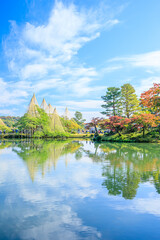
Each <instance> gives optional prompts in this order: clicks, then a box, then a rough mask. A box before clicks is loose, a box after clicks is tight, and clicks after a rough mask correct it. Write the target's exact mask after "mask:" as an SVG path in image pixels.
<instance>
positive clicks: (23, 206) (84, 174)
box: [0, 152, 101, 240]
mask: <svg viewBox="0 0 160 240" xmlns="http://www.w3.org/2000/svg"><path fill="white" fill-rule="evenodd" d="M5 155H6V156H5ZM69 156H70V164H69V166H68V167H67V168H65V167H64V162H65V157H66V156H61V159H60V161H59V167H57V169H56V171H53V170H52V171H51V172H50V173H49V172H48V173H46V175H45V177H44V178H42V176H41V173H40V172H38V174H37V177H36V178H35V182H34V183H32V181H31V180H30V177H29V175H28V170H27V168H26V165H25V164H24V162H23V161H21V160H20V159H19V157H17V155H16V154H15V153H13V152H9V153H8V154H5V152H4V154H3V155H2V158H1V168H0V189H1V187H3V186H6V187H5V189H4V190H3V195H4V199H5V201H4V202H1V206H2V208H1V213H0V218H1V219H2V218H3V219H2V220H4V215H5V219H6V218H7V219H8V220H7V221H9V224H10V227H8V225H7V226H5V229H7V228H8V229H10V231H12V234H13V235H14V233H16V237H17V238H20V239H38V240H41V239H53V238H54V239H64V238H65V239H66V240H67V239H68V240H69V239H82V236H81V234H82V235H83V239H95V240H96V239H100V238H101V233H100V232H98V231H97V229H96V228H94V227H92V226H87V224H84V223H83V220H82V219H81V218H80V217H79V216H78V215H77V213H76V211H75V210H74V205H75V204H76V205H77V204H78V203H79V202H81V201H82V200H83V199H84V198H85V197H89V198H95V197H96V195H97V193H98V188H97V187H96V186H95V185H94V186H93V185H92V184H91V177H92V174H93V175H94V176H96V177H100V176H99V175H97V169H96V168H95V169H92V171H91V168H90V167H91V163H90V162H82V163H80V162H78V164H77V161H76V160H75V159H74V158H73V155H71V154H69ZM84 164H85V166H86V169H85V170H84ZM6 209H8V210H6ZM11 216H12V218H13V220H14V221H12V218H11ZM15 219H16V223H15ZM0 230H1V231H2V225H1V229H0ZM5 234H8V236H9V234H10V232H9V231H8V232H7V233H6V232H5Z"/></svg>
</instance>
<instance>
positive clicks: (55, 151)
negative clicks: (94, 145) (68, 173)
mask: <svg viewBox="0 0 160 240" xmlns="http://www.w3.org/2000/svg"><path fill="white" fill-rule="evenodd" d="M80 146H81V145H80V144H79V142H76V143H72V142H67V141H33V142H28V143H24V142H20V143H19V144H18V147H19V148H20V150H19V149H18V150H17V148H14V151H15V152H16V153H17V154H18V155H19V156H20V157H21V158H22V159H23V160H24V161H25V162H26V164H27V167H28V170H29V173H30V177H31V179H32V181H34V178H35V174H36V172H38V171H39V170H40V171H41V172H42V175H44V174H45V172H46V171H49V170H50V169H51V168H52V167H54V169H56V165H57V162H58V159H59V158H60V156H62V155H65V159H66V161H67V154H68V153H73V152H75V151H76V150H77V149H78V148H79V147H80ZM66 165H67V163H66Z"/></svg>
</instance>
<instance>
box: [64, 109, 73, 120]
mask: <svg viewBox="0 0 160 240" xmlns="http://www.w3.org/2000/svg"><path fill="white" fill-rule="evenodd" d="M64 119H65V120H70V119H71V115H70V112H69V111H68V108H67V107H66V109H65V112H64Z"/></svg>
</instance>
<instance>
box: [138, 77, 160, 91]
mask: <svg viewBox="0 0 160 240" xmlns="http://www.w3.org/2000/svg"><path fill="white" fill-rule="evenodd" d="M153 83H160V77H155V76H153V77H149V78H145V79H141V80H140V82H139V86H135V89H136V93H137V95H138V96H140V95H141V93H143V92H145V91H147V90H148V89H149V88H151V87H153Z"/></svg>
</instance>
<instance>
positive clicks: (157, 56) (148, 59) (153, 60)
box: [109, 51, 160, 70]
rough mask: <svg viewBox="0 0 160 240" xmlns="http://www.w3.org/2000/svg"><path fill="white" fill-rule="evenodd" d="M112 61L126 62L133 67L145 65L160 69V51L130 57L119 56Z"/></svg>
mask: <svg viewBox="0 0 160 240" xmlns="http://www.w3.org/2000/svg"><path fill="white" fill-rule="evenodd" d="M109 61H110V62H124V63H126V64H130V65H131V66H133V67H145V68H149V67H150V68H153V69H156V70H160V51H153V52H148V53H143V54H136V55H131V56H128V57H117V58H113V59H111V60H109Z"/></svg>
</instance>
